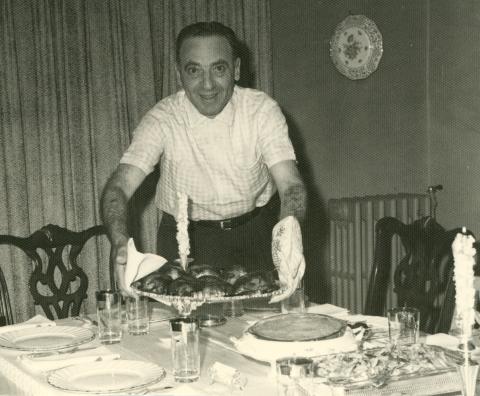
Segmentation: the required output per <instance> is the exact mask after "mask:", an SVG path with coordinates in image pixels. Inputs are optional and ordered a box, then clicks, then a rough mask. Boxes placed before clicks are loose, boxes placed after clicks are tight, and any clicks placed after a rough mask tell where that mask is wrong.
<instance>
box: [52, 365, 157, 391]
mask: <svg viewBox="0 0 480 396" xmlns="http://www.w3.org/2000/svg"><path fill="white" fill-rule="evenodd" d="M163 378H165V369H164V368H162V367H160V366H157V365H156V364H153V363H149V362H142V361H139V360H114V361H108V362H94V363H89V364H79V365H73V366H68V367H64V368H62V369H59V370H56V371H54V372H53V373H51V374H50V375H49V376H48V377H47V381H48V383H49V384H50V385H52V386H54V387H55V388H58V389H62V390H66V391H69V392H82V393H101V394H105V393H116V392H124V391H131V390H134V389H137V388H141V387H145V386H149V385H152V384H154V383H156V382H159V381H161V380H162V379H163Z"/></svg>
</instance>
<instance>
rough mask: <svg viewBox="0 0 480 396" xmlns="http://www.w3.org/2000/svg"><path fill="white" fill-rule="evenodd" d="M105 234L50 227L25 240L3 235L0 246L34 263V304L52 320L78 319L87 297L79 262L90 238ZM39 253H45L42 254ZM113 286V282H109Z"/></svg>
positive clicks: (95, 229) (31, 282)
mask: <svg viewBox="0 0 480 396" xmlns="http://www.w3.org/2000/svg"><path fill="white" fill-rule="evenodd" d="M103 234H106V229H105V227H104V226H101V225H99V226H94V227H91V228H89V229H87V230H85V231H81V232H74V231H70V230H68V229H66V228H62V227H59V226H56V225H53V224H48V225H46V226H44V227H42V228H41V229H40V230H38V231H36V232H34V233H33V234H32V235H30V236H29V237H25V238H22V237H17V236H12V235H0V244H6V245H13V246H16V247H18V248H20V249H21V250H23V251H24V252H25V253H26V254H27V255H28V257H29V258H30V259H31V260H32V261H33V265H34V267H33V271H32V274H31V276H30V279H29V288H30V293H31V294H32V297H33V300H34V302H35V304H37V305H40V306H41V307H42V309H43V311H44V313H45V315H46V316H47V317H48V318H49V319H52V320H53V319H55V318H59V319H61V318H66V317H69V316H78V315H79V313H80V308H81V305H82V302H83V301H84V299H85V298H86V296H87V295H86V292H87V289H88V277H87V275H86V274H85V271H84V270H83V269H82V268H81V267H80V266H79V265H78V264H77V258H78V256H79V254H80V252H81V251H82V249H83V247H84V245H85V243H86V242H87V241H88V240H89V239H90V238H92V237H93V236H97V235H103ZM68 249H69V251H68ZM40 251H43V252H44V253H43V254H39V252H40ZM58 274H60V275H58ZM110 274H111V271H110ZM110 283H111V284H113V283H114V279H112V278H110ZM77 285H78V286H77Z"/></svg>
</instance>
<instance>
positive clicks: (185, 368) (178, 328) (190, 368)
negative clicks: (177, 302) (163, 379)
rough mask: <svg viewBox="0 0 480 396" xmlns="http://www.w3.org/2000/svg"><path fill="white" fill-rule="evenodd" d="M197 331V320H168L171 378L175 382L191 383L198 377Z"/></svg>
mask: <svg viewBox="0 0 480 396" xmlns="http://www.w3.org/2000/svg"><path fill="white" fill-rule="evenodd" d="M199 329H200V326H199V323H198V319H197V318H192V317H179V318H175V319H171V320H170V330H171V342H172V344H171V345H172V347H171V349H172V366H173V377H174V379H175V381H177V382H193V381H197V380H198V378H199V377H200V349H199V333H200V330H199Z"/></svg>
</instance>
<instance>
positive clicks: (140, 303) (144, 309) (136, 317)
mask: <svg viewBox="0 0 480 396" xmlns="http://www.w3.org/2000/svg"><path fill="white" fill-rule="evenodd" d="M126 311H127V324H128V332H129V334H133V335H140V334H147V333H148V331H149V327H150V326H149V315H148V297H145V296H136V297H127V301H126Z"/></svg>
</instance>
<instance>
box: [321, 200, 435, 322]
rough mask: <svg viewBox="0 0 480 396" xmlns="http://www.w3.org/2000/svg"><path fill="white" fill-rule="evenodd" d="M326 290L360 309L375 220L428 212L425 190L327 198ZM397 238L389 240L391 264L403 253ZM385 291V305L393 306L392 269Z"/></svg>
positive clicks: (340, 301) (343, 303)
mask: <svg viewBox="0 0 480 396" xmlns="http://www.w3.org/2000/svg"><path fill="white" fill-rule="evenodd" d="M328 212H329V218H330V244H329V250H330V267H329V276H330V277H331V283H330V286H331V287H330V290H331V301H332V303H333V304H335V305H339V306H342V307H345V308H348V309H349V310H350V311H351V312H352V313H361V312H362V311H363V307H364V305H365V299H366V296H367V288H368V282H369V279H370V271H371V267H372V263H373V254H374V250H375V224H376V223H377V221H378V220H379V219H381V218H382V217H385V216H390V217H395V218H397V219H399V220H400V221H402V222H403V223H405V224H410V223H412V222H413V221H414V220H416V219H418V218H420V217H422V216H428V215H429V214H430V200H429V196H428V195H427V194H394V195H393V194H392V195H373V196H364V197H352V198H340V199H330V200H329V201H328ZM404 254H405V252H404V249H403V246H402V245H401V243H400V238H398V237H397V236H394V239H393V241H392V266H393V267H392V268H395V266H396V264H398V262H399V261H400V260H401V258H402V257H403V256H404ZM391 274H392V275H391V276H392V280H391V281H390V285H389V289H388V292H387V301H386V307H387V309H388V308H390V307H394V306H396V303H397V300H396V295H395V293H393V290H392V284H393V271H391Z"/></svg>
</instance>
